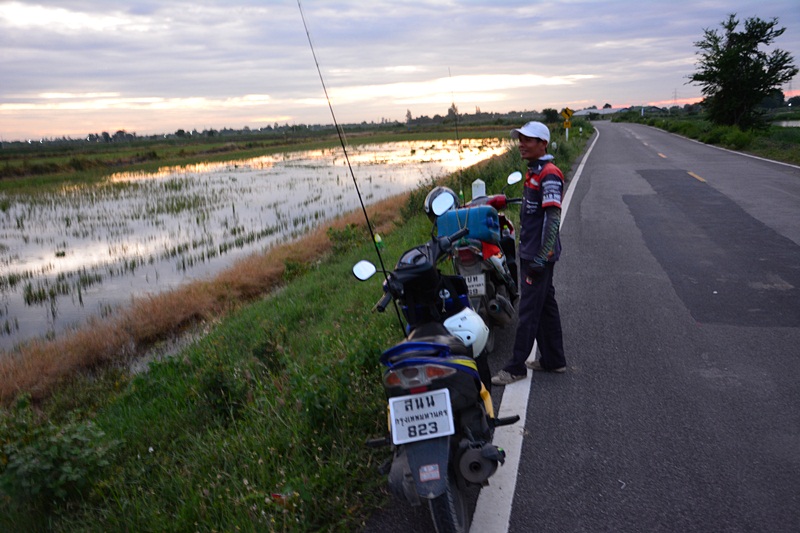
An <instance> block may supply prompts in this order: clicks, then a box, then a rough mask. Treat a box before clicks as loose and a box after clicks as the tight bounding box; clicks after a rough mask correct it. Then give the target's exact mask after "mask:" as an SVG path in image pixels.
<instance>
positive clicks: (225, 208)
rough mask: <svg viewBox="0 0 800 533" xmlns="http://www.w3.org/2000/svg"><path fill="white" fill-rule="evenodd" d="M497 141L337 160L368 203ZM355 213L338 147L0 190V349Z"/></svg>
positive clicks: (429, 144)
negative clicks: (36, 190) (49, 187)
mask: <svg viewBox="0 0 800 533" xmlns="http://www.w3.org/2000/svg"><path fill="white" fill-rule="evenodd" d="M507 147H508V146H507V144H506V141H502V140H499V139H475V140H462V141H460V142H456V141H411V142H397V143H382V144H372V145H369V144H367V145H359V146H356V147H354V148H348V158H349V162H350V164H351V166H352V167H353V171H354V173H355V176H356V179H357V181H358V185H359V188H360V191H361V195H362V198H363V200H364V202H365V203H366V204H371V203H374V202H377V201H379V200H382V199H385V198H388V197H391V196H393V195H396V194H399V193H402V192H405V191H408V190H410V189H413V188H415V187H417V186H419V185H421V184H425V183H428V182H430V181H431V180H433V179H435V178H437V177H439V176H441V175H443V174H447V173H451V172H454V171H457V170H458V169H460V168H466V167H468V166H471V165H474V164H475V163H477V162H479V161H481V160H484V159H487V158H489V157H491V156H494V155H497V154H499V153H502V152H504V151H505V150H506V149H507ZM357 208H359V199H358V195H357V194H356V190H355V187H354V184H353V179H352V177H351V175H350V171H349V168H348V165H347V160H346V159H345V157H344V153H343V152H342V150H341V149H340V148H339V149H329V150H315V151H303V152H287V153H282V154H277V155H271V156H263V157H258V158H254V159H248V160H239V161H228V162H224V163H203V164H197V165H191V166H186V167H169V168H163V169H160V170H159V171H158V172H156V173H125V174H114V175H111V176H109V177H108V179H106V180H104V181H103V182H102V183H100V184H98V185H91V186H89V185H86V186H80V187H70V188H65V189H62V190H60V191H58V192H43V193H40V194H26V195H3V194H0V349H2V350H5V351H8V350H12V349H13V348H14V347H15V346H16V345H17V344H19V343H22V342H25V341H26V340H30V339H33V338H37V337H45V338H55V337H56V336H57V335H58V334H59V333H60V332H63V331H64V330H66V329H69V328H71V327H78V326H80V325H81V324H83V323H84V322H85V321H86V320H87V319H88V318H90V317H92V316H107V315H109V314H110V313H113V311H114V309H116V308H118V307H120V306H124V305H125V304H127V303H129V302H130V301H131V299H133V298H136V297H139V296H142V295H147V294H155V293H158V292H162V291H165V290H168V289H172V288H174V287H176V286H179V285H181V284H183V283H185V282H187V281H191V280H195V279H202V278H206V277H209V276H211V275H213V274H215V273H217V272H220V271H221V270H223V269H225V268H226V267H228V266H230V265H231V264H232V263H233V262H234V261H236V260H237V259H239V258H242V257H244V256H246V255H250V254H251V253H254V252H257V251H263V250H267V249H269V248H270V247H271V246H273V245H275V244H280V243H284V242H288V241H291V240H293V239H295V238H296V237H298V236H300V235H303V234H305V233H306V232H308V231H309V230H311V229H313V228H315V227H318V226H319V225H321V224H324V223H325V222H326V221H329V220H332V219H334V218H336V217H337V216H340V215H342V214H344V213H347V212H350V211H352V210H354V209H357ZM1 356H2V354H0V357H1Z"/></svg>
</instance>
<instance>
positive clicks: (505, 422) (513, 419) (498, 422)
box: [492, 415, 519, 428]
mask: <svg viewBox="0 0 800 533" xmlns="http://www.w3.org/2000/svg"><path fill="white" fill-rule="evenodd" d="M517 422H519V415H514V416H506V417H503V418H494V419H492V425H494V427H496V428H497V427H500V426H510V425H511V424H516V423H517Z"/></svg>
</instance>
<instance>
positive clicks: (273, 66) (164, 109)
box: [0, 0, 800, 141]
mask: <svg viewBox="0 0 800 533" xmlns="http://www.w3.org/2000/svg"><path fill="white" fill-rule="evenodd" d="M301 5H302V10H303V14H304V16H305V19H306V22H307V23H308V29H309V32H310V34H311V39H312V41H313V44H314V49H315V51H316V54H317V59H318V61H319V65H320V68H321V70H322V75H323V78H324V80H325V84H326V86H327V88H328V93H329V95H330V97H331V101H332V105H333V108H334V112H335V113H336V118H337V120H338V121H339V122H341V123H349V122H362V121H367V122H380V121H381V120H384V119H386V120H398V121H404V120H405V116H406V113H407V112H408V111H410V112H411V114H412V115H413V116H415V117H416V116H420V115H429V116H433V115H436V114H440V115H444V114H446V113H447V109H448V108H449V107H450V105H451V104H452V103H455V104H456V106H457V107H458V108H459V110H460V111H461V112H464V113H473V112H475V110H476V109H480V110H481V111H487V112H500V113H505V112H508V111H523V110H534V109H535V110H541V109H543V108H548V107H552V108H557V109H561V108H563V107H565V106H568V107H571V108H572V109H576V110H578V109H583V108H586V107H589V106H592V105H596V106H597V107H602V106H603V105H605V104H606V103H608V104H611V105H612V106H613V107H622V106H629V105H659V106H671V105H683V104H684V103H690V102H696V101H698V100H700V98H701V93H700V87H698V86H696V85H688V84H687V81H688V76H689V75H691V74H692V73H693V72H695V70H696V61H697V56H696V52H697V48H696V47H695V46H694V43H695V42H696V41H698V40H700V39H702V38H703V30H704V29H705V28H711V29H719V28H720V23H721V22H722V21H723V20H725V19H726V18H727V16H728V14H730V13H736V14H737V15H738V18H739V20H740V21H741V22H742V23H743V22H744V20H745V19H747V18H749V17H753V16H757V17H760V18H762V19H764V20H770V19H772V18H774V17H777V18H778V20H779V25H780V26H781V27H786V28H787V30H786V33H784V35H783V36H781V37H780V38H779V39H778V41H777V43H776V44H777V47H779V48H781V49H783V50H786V51H788V52H789V53H790V54H792V55H793V56H794V58H795V63H796V64H798V63H800V5H798V3H797V0H772V1H770V0H766V1H763V2H752V1H742V0H695V1H686V0H674V1H671V2H641V1H636V2H634V1H630V0H605V1H604V0H599V1H598V0H566V1H551V2H538V1H531V0H527V1H524V2H523V1H516V0H510V1H504V2H498V1H496V0H477V1H471V0H414V1H403V0H396V1H386V0H370V1H369V2H366V1H364V0H305V1H302V0H301ZM0 50H2V52H0V140H5V141H10V140H23V139H39V138H42V137H45V138H52V137H61V136H68V137H73V138H80V137H84V136H86V135H87V134H89V133H100V132H103V131H107V132H111V133H113V132H115V131H118V130H125V131H127V132H131V133H134V132H135V133H137V134H138V135H148V134H153V133H171V132H174V131H176V130H178V129H184V130H187V131H191V130H194V129H197V130H199V131H202V130H204V129H209V128H215V129H220V128H226V127H228V128H236V129H238V128H243V127H245V126H248V127H250V128H252V129H256V128H260V127H264V126H268V125H273V124H275V123H278V124H286V123H288V124H330V123H331V122H332V119H331V115H330V110H329V108H328V104H327V102H326V101H325V95H324V93H323V90H322V85H321V83H320V79H319V75H318V74H317V71H316V66H315V64H314V59H313V57H312V54H311V49H310V47H309V44H308V38H307V36H306V33H305V29H304V28H303V21H302V18H301V16H300V9H299V8H298V3H297V0H244V1H241V0H232V1H222V0H207V1H197V0H194V1H186V0H175V1H170V2H156V1H154V0H132V1H127V2H107V1H103V2H100V1H97V0H82V1H77V0H63V1H40V2H37V1H36V0H32V1H25V2H20V1H3V0H0ZM796 85H797V87H796V88H795V87H793V86H792V84H788V85H786V86H784V87H783V89H784V92H785V94H786V96H787V97H788V96H793V95H797V94H800V80H798V81H797V84H796Z"/></svg>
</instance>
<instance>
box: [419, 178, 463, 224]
mask: <svg viewBox="0 0 800 533" xmlns="http://www.w3.org/2000/svg"><path fill="white" fill-rule="evenodd" d="M440 194H449V195H450V196H452V197H453V207H455V208H458V196H457V195H456V193H455V192H454V191H453V190H452V189H450V188H449V187H443V186H438V187H434V188H433V189H431V192H429V193H428V196H426V197H425V205H424V208H425V214H426V215H428V218H429V219H430V220H431V222H433V221H434V220H435V219H436V215H435V214H434V212H433V201H434V200H435V199H436V198H437V197H438V196H439V195H440Z"/></svg>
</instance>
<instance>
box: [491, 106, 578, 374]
mask: <svg viewBox="0 0 800 533" xmlns="http://www.w3.org/2000/svg"><path fill="white" fill-rule="evenodd" d="M511 137H512V138H514V139H517V140H519V153H520V155H521V156H522V158H523V159H525V160H526V161H527V162H528V173H527V175H526V176H525V187H524V192H523V197H524V200H523V203H522V210H521V212H520V236H519V258H520V278H521V279H520V281H521V283H520V288H521V291H520V299H519V321H518V323H517V336H516V340H515V341H514V352H513V354H512V356H511V360H510V361H509V362H508V363H507V364H506V366H505V367H504V368H503V370H501V371H500V372H498V373H497V375H495V376H494V377H492V383H493V384H494V385H508V384H509V383H513V382H515V381H519V380H521V379H524V378H525V377H527V375H528V372H527V368H530V369H531V370H537V371H544V372H558V373H563V372H565V371H566V370H567V361H566V359H565V358H564V344H563V341H562V335H561V316H560V315H559V312H558V303H556V291H555V288H554V287H553V268H554V266H555V263H556V261H558V258H559V256H560V254H561V239H560V237H559V225H560V222H561V198H562V194H563V191H564V174H562V172H561V170H559V168H558V167H557V166H556V165H555V164H554V163H553V162H552V160H553V156H552V155H548V154H547V145H548V143H549V142H550V130H548V129H547V126H545V125H544V124H542V123H541V122H535V121H534V122H528V123H527V124H525V125H524V126H522V127H521V128H518V129H515V130H513V131H512V132H511ZM534 341H537V342H538V345H539V353H540V354H541V357H540V358H539V360H538V361H530V362H528V361H526V360H527V359H528V355H530V353H531V350H532V349H533V343H534Z"/></svg>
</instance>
